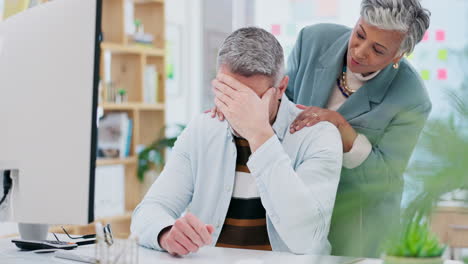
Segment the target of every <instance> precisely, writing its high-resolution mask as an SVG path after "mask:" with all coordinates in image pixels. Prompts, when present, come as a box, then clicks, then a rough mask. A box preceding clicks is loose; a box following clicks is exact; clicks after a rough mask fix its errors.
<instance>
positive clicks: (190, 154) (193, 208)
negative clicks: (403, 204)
mask: <svg viewBox="0 0 468 264" xmlns="http://www.w3.org/2000/svg"><path fill="white" fill-rule="evenodd" d="M299 112H300V110H299V109H297V108H296V107H295V105H294V104H293V103H292V102H290V101H289V100H288V99H287V97H286V96H283V99H282V102H281V105H280V108H279V110H278V115H277V117H276V121H275V123H274V124H273V126H272V127H273V130H274V131H275V135H274V136H272V137H271V138H270V139H269V140H268V141H266V142H265V143H264V144H263V145H262V146H261V147H260V148H258V149H257V151H255V152H254V153H252V155H251V156H250V158H249V161H248V163H247V166H248V168H249V169H250V172H251V175H252V176H253V177H255V182H256V184H257V189H258V192H259V194H260V198H261V200H262V204H263V207H264V208H265V210H266V219H267V230H268V236H269V239H270V244H271V246H272V249H273V250H275V251H288V252H293V253H296V254H322V255H324V254H330V250H331V248H330V243H329V242H328V238H327V236H328V232H329V228H330V219H331V215H332V211H333V206H334V202H335V196H336V191H337V188H338V182H339V179H340V172H341V166H342V155H343V154H342V152H343V149H342V143H341V137H340V134H339V131H338V129H337V128H336V127H335V126H334V125H332V124H331V123H328V122H320V123H319V124H317V125H315V126H313V127H307V128H304V129H302V130H301V131H299V132H296V133H294V134H290V133H289V125H290V124H291V123H292V121H293V120H294V119H295V118H296V116H297V115H298V114H299ZM236 157H237V151H236V146H235V143H234V138H233V135H232V133H231V129H230V126H229V124H228V122H226V121H225V122H220V121H219V120H218V119H214V118H211V116H210V114H203V115H200V116H198V117H196V118H195V119H194V120H192V121H191V122H190V124H189V125H188V126H187V128H186V129H185V131H184V132H183V133H182V134H181V135H180V136H179V138H178V140H177V142H176V144H175V146H174V148H173V151H172V153H171V157H170V159H169V160H168V162H167V164H166V166H165V168H164V170H163V171H162V173H161V175H160V176H159V177H158V179H157V180H156V181H155V183H154V184H153V186H152V187H151V188H150V190H149V191H148V193H147V194H146V196H145V198H144V199H143V201H142V202H141V203H140V204H139V205H138V207H137V208H136V209H135V212H134V213H133V217H132V224H131V230H132V233H133V234H136V235H137V236H138V237H139V241H140V244H141V245H143V246H145V247H149V248H153V249H157V250H162V249H161V247H160V245H159V244H158V241H157V238H158V234H159V233H160V232H161V230H162V229H163V228H165V227H167V226H170V225H173V224H174V221H175V220H176V219H178V218H179V217H180V216H181V215H182V214H183V213H184V212H185V211H186V210H187V211H190V212H191V213H192V214H194V215H195V216H197V217H198V218H199V219H200V220H201V221H202V222H204V223H205V224H212V225H213V226H214V227H215V231H214V233H213V246H214V245H215V244H216V241H217V239H218V237H219V234H220V232H221V229H222V227H223V224H224V220H225V218H226V213H227V211H228V207H229V203H230V201H231V197H232V192H233V186H234V178H235V171H236V169H235V166H236Z"/></svg>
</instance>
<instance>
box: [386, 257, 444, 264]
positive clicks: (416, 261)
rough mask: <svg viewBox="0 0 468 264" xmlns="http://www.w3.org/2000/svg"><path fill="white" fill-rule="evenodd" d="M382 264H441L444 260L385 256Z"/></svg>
mask: <svg viewBox="0 0 468 264" xmlns="http://www.w3.org/2000/svg"><path fill="white" fill-rule="evenodd" d="M383 260H384V262H383V263H384V264H443V263H444V260H443V259H442V258H441V257H435V258H407V257H394V256H385V257H384V259H383Z"/></svg>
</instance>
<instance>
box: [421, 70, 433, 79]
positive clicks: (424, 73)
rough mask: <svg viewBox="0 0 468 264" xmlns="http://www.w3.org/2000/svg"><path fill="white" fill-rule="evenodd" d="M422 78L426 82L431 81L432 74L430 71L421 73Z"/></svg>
mask: <svg viewBox="0 0 468 264" xmlns="http://www.w3.org/2000/svg"><path fill="white" fill-rule="evenodd" d="M421 78H422V79H423V80H425V81H429V80H430V79H431V72H430V71H428V70H422V71H421Z"/></svg>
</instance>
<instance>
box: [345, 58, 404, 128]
mask: <svg viewBox="0 0 468 264" xmlns="http://www.w3.org/2000/svg"><path fill="white" fill-rule="evenodd" d="M397 73H398V70H396V69H393V67H392V65H389V66H387V67H386V68H385V69H383V70H382V71H381V72H380V73H379V74H378V75H377V76H375V77H374V78H373V79H372V80H369V81H368V82H366V83H365V84H364V85H363V86H362V87H361V88H360V89H359V90H358V91H357V92H356V93H355V94H353V95H351V96H350V97H349V98H348V99H347V100H346V101H345V102H344V104H343V105H341V107H340V108H339V109H338V112H339V113H340V114H341V115H342V116H343V117H344V118H345V119H346V120H348V121H350V120H352V119H354V118H356V117H359V116H361V115H363V114H365V113H367V112H369V111H370V110H371V102H373V103H376V104H378V103H380V102H382V100H383V98H384V96H385V94H386V93H387V90H388V88H389V87H390V84H391V83H392V81H393V79H394V78H395V76H396V74H397Z"/></svg>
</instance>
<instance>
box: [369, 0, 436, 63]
mask: <svg viewBox="0 0 468 264" xmlns="http://www.w3.org/2000/svg"><path fill="white" fill-rule="evenodd" d="M430 15H431V13H430V12H429V10H427V9H425V8H423V7H422V6H421V3H420V2H419V0H363V1H362V3H361V17H362V18H363V19H364V20H365V21H366V22H367V23H369V24H371V25H373V26H376V27H378V28H381V29H385V30H397V31H401V32H405V33H406V36H405V38H404V39H403V41H402V43H401V46H400V50H399V54H398V55H403V54H404V53H406V54H410V53H411V52H413V50H414V47H415V46H416V44H418V43H419V42H420V41H421V40H422V38H423V37H424V33H425V32H426V30H427V29H428V28H429V23H430Z"/></svg>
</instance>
